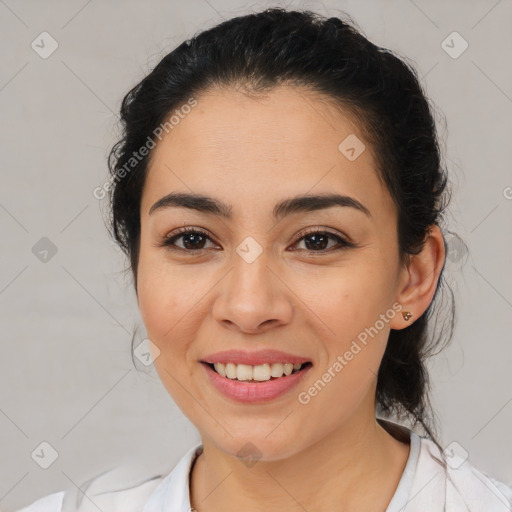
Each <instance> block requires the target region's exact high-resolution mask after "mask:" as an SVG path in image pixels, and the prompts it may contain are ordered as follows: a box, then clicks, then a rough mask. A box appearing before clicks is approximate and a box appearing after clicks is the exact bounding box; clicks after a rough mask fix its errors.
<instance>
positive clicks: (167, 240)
mask: <svg viewBox="0 0 512 512" xmlns="http://www.w3.org/2000/svg"><path fill="white" fill-rule="evenodd" d="M190 233H193V234H199V235H203V236H205V237H207V238H209V239H210V241H212V242H213V240H211V237H210V235H209V233H208V232H207V231H204V230H202V229H199V228H193V227H186V228H180V229H179V230H178V231H177V232H175V233H173V234H172V235H170V236H166V237H164V239H163V240H162V242H161V243H160V244H159V247H166V248H167V249H170V250H173V251H174V250H177V251H185V252H188V253H202V252H203V251H206V250H207V249H205V248H203V249H184V248H183V247H177V246H175V245H174V241H175V240H177V239H179V238H181V237H183V236H184V235H187V234H190ZM316 234H322V235H329V237H330V238H331V239H336V240H337V241H338V244H339V245H340V247H337V248H335V249H333V248H332V247H331V248H329V249H322V250H319V251H313V250H310V249H295V250H299V251H305V252H307V253H308V254H315V255H316V254H325V253H331V252H337V251H340V250H343V249H349V248H353V247H356V244H354V243H352V242H349V241H348V240H346V239H344V238H343V237H341V236H340V235H337V234H335V233H332V232H330V231H326V230H325V229H318V228H313V229H307V230H304V231H301V232H300V233H299V235H298V237H299V238H297V240H296V241H295V242H294V243H293V245H296V244H297V243H298V242H300V241H301V240H302V239H303V238H305V237H306V236H308V235H316Z"/></svg>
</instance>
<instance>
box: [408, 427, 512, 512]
mask: <svg viewBox="0 0 512 512" xmlns="http://www.w3.org/2000/svg"><path fill="white" fill-rule="evenodd" d="M452 448H454V447H451V445H449V446H448V447H447V448H446V449H445V450H444V451H443V452H441V450H440V449H439V447H438V446H437V445H436V444H435V443H434V442H433V441H431V440H430V439H426V438H423V437H422V438H421V444H420V455H419V458H418V463H417V467H416V475H415V476H416V478H415V481H416V487H417V489H416V492H418V493H420V494H421V493H422V494H423V496H424V498H425V499H427V500H430V499H432V498H430V497H428V498H427V497H426V496H427V495H430V496H432V495H433V494H435V495H437V499H439V498H440V497H441V496H442V497H443V501H444V504H443V505H444V507H445V510H446V512H469V511H473V510H484V509H485V510H486V512H511V511H512V486H510V485H507V484H505V483H503V482H500V481H498V480H496V479H494V478H492V477H491V476H489V475H487V474H485V473H483V472H481V471H479V470H478V469H476V468H475V467H474V466H473V465H472V464H471V463H470V461H469V460H468V457H467V453H466V452H464V451H463V450H462V448H461V447H459V445H456V446H455V449H452ZM457 448H458V450H457ZM458 452H460V453H458Z"/></svg>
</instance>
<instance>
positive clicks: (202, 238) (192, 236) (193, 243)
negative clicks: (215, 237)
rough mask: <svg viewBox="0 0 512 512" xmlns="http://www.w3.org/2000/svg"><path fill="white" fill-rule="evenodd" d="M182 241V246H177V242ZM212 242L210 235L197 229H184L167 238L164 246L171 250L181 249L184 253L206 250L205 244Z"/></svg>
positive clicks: (163, 243) (163, 242)
mask: <svg viewBox="0 0 512 512" xmlns="http://www.w3.org/2000/svg"><path fill="white" fill-rule="evenodd" d="M180 239H182V246H179V245H176V243H175V242H176V241H177V240H180ZM207 240H210V237H209V236H208V234H207V233H206V232H204V231H202V230H199V229H197V228H183V229H182V230H180V231H178V233H174V234H172V235H171V236H167V237H165V238H164V240H163V241H162V244H161V245H162V246H165V247H169V248H170V249H174V248H176V249H178V250H179V249H181V250H184V251H189V252H195V251H201V250H203V249H206V247H205V243H206V241H207Z"/></svg>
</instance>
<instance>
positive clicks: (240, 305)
mask: <svg viewBox="0 0 512 512" xmlns="http://www.w3.org/2000/svg"><path fill="white" fill-rule="evenodd" d="M219 286H220V287H221V289H220V293H219V294H218V296H217V298H216V300H215V302H214V304H213V311H212V315H213V317H214V319H215V320H216V321H218V322H220V323H221V324H223V326H224V327H226V328H228V329H232V330H237V331H241V332H243V333H247V334H257V333H262V332H265V331H267V330H268V329H272V328H275V327H278V326H282V325H286V324H287V323H289V322H290V321H291V319H292V316H293V303H292V301H291V297H292V296H293V293H292V292H291V290H290V288H289V287H288V286H286V284H285V283H284V282H283V280H282V279H281V278H280V277H279V276H278V275H277V273H276V272H275V271H274V270H273V269H272V268H271V266H269V261H268V259H267V258H266V257H265V255H264V253H263V254H261V255H260V256H259V257H258V258H257V259H256V260H255V261H253V262H251V263H249V262H247V261H245V260H244V259H243V258H240V257H238V256H237V257H236V258H235V262H234V266H233V268H232V269H231V271H230V272H229V274H228V275H227V276H226V277H225V278H224V279H223V280H222V281H221V282H220V283H219Z"/></svg>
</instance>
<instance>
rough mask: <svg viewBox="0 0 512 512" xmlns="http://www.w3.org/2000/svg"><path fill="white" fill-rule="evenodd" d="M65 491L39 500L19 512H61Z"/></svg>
mask: <svg viewBox="0 0 512 512" xmlns="http://www.w3.org/2000/svg"><path fill="white" fill-rule="evenodd" d="M63 498H64V491H61V492H56V493H53V494H49V495H48V496H44V497H43V498H39V499H38V500H36V501H34V502H33V503H31V504H30V505H28V506H26V507H24V508H22V509H20V510H18V511H17V512H61V510H62V500H63Z"/></svg>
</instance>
